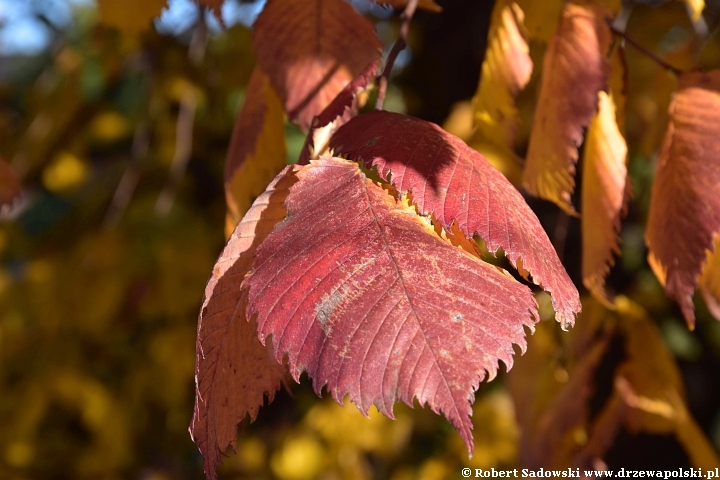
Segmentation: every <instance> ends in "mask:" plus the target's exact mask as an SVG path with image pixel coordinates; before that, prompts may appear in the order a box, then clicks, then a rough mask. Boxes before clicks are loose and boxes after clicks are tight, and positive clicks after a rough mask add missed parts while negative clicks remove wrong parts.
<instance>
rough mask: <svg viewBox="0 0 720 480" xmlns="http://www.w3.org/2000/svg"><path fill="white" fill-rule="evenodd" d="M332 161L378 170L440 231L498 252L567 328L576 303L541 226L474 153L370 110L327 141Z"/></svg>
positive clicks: (435, 130)
mask: <svg viewBox="0 0 720 480" xmlns="http://www.w3.org/2000/svg"><path fill="white" fill-rule="evenodd" d="M330 147H331V148H332V149H333V152H335V154H337V155H343V156H347V157H348V158H351V159H354V160H357V161H362V162H364V163H365V166H366V167H367V168H372V167H373V166H377V169H378V173H379V174H380V176H381V177H382V178H388V176H389V175H391V182H392V184H393V185H394V186H395V187H396V188H397V189H398V190H399V191H400V193H403V194H404V193H407V192H412V199H413V203H414V204H415V205H416V206H417V208H418V211H419V212H420V214H422V215H430V214H433V215H434V216H435V218H436V219H437V220H438V221H439V222H440V224H441V225H442V226H443V227H444V228H445V229H450V228H451V226H452V224H453V221H457V224H458V227H459V228H460V230H461V231H462V232H463V233H464V234H465V236H466V237H468V238H471V237H473V236H474V235H478V236H480V238H482V239H483V240H484V241H485V243H486V245H487V248H488V250H489V251H491V252H495V251H496V250H497V249H498V248H502V249H503V251H504V252H505V255H506V256H507V258H508V259H509V260H510V262H511V263H512V264H513V265H516V266H517V265H518V262H520V261H521V262H522V267H523V268H524V269H525V270H527V271H528V272H529V273H530V274H531V275H532V280H533V281H534V282H535V283H536V284H538V285H541V286H542V287H543V288H544V289H545V290H546V291H547V292H549V293H550V294H551V295H552V301H553V307H554V309H555V312H556V319H557V320H558V322H560V324H561V325H563V327H564V328H567V327H568V326H572V325H573V324H574V322H575V315H576V314H577V313H578V312H579V311H580V310H581V305H580V297H579V294H578V291H577V288H575V285H573V283H572V281H571V280H570V277H569V276H568V274H567V272H566V271H565V268H564V267H563V266H562V263H561V262H560V259H559V258H558V256H557V253H556V252H555V249H554V248H553V246H552V244H551V243H550V240H549V239H548V237H547V235H546V233H545V231H544V230H543V228H542V226H541V225H540V222H539V220H538V219H537V217H536V216H535V214H534V213H533V211H532V210H531V209H530V207H529V206H528V205H527V203H525V200H524V199H523V198H522V195H520V192H518V191H517V189H515V187H513V186H512V184H511V183H510V182H509V181H508V180H507V179H506V178H505V177H504V176H503V175H502V174H501V173H500V172H498V171H497V170H496V169H495V168H493V167H492V166H491V165H490V163H489V162H488V161H487V160H486V159H485V158H484V157H483V156H482V155H480V154H479V153H478V152H476V151H475V150H473V149H471V148H470V147H468V146H467V145H466V144H465V143H464V142H463V141H462V140H460V139H459V138H457V137H455V136H453V135H450V134H449V133H447V132H445V131H443V130H442V129H441V128H440V127H438V126H437V125H435V124H433V123H430V122H426V121H424V120H420V119H418V118H413V117H408V116H405V115H401V114H397V113H391V112H384V111H374V112H371V113H368V114H365V115H360V116H358V117H356V118H354V119H352V120H350V121H349V122H348V123H347V124H345V125H343V126H342V127H341V128H340V129H339V130H338V131H337V133H336V134H335V135H334V136H333V138H332V139H331V141H330Z"/></svg>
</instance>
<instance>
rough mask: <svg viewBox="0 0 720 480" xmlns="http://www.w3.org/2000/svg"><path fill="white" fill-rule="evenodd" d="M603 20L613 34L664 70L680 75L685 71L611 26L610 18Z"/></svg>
mask: <svg viewBox="0 0 720 480" xmlns="http://www.w3.org/2000/svg"><path fill="white" fill-rule="evenodd" d="M605 21H606V22H607V24H608V26H609V27H610V31H611V32H613V33H614V34H615V35H617V36H618V37H620V38H622V39H623V40H625V41H626V42H627V43H629V44H630V45H632V46H633V47H635V48H636V49H637V50H638V51H639V52H641V53H642V54H643V55H645V56H646V57H648V58H650V59H652V60H653V61H655V63H657V64H658V65H660V66H661V67H662V68H664V69H665V70H667V71H669V72H672V73H674V74H675V75H680V74H682V73H685V71H684V70H680V69H679V68H677V67H674V66H672V65H670V64H669V63H667V62H666V61H665V60H663V59H661V58H659V57H657V56H656V55H655V54H654V53H652V52H651V51H650V50H648V49H647V48H645V47H644V46H642V45H640V44H639V43H638V42H636V41H635V40H633V39H632V38H631V37H629V36H628V35H627V34H626V33H625V32H623V31H621V30H618V29H617V28H615V27H614V26H613V24H612V20H611V19H609V18H606V19H605Z"/></svg>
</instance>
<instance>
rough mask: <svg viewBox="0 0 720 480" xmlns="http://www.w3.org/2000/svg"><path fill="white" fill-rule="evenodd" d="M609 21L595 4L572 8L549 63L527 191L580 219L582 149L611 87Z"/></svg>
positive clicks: (526, 179)
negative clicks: (574, 198)
mask: <svg viewBox="0 0 720 480" xmlns="http://www.w3.org/2000/svg"><path fill="white" fill-rule="evenodd" d="M606 16H609V11H607V10H606V9H604V8H602V7H599V6H597V5H594V4H584V5H577V4H573V3H568V4H566V5H565V8H564V10H563V16H562V19H561V20H560V24H559V25H558V29H557V31H556V32H555V35H554V36H553V38H552V40H551V41H550V45H549V46H548V50H547V52H546V53H545V59H544V61H543V77H542V83H541V86H540V97H539V99H538V104H537V109H536V111H535V119H534V121H533V127H532V131H531V133H530V144H529V146H528V152H527V160H526V163H525V170H524V172H523V185H524V186H525V189H526V190H527V191H528V192H529V193H531V194H532V195H535V196H538V197H540V198H544V199H546V200H550V201H552V202H555V203H556V204H557V205H558V206H559V207H560V208H562V209H563V210H565V212H567V213H569V214H574V213H575V209H574V208H573V206H572V205H571V204H570V196H571V194H572V192H573V190H574V189H575V180H574V176H575V163H576V162H577V159H578V151H577V148H578V146H580V144H581V143H582V141H583V131H584V129H585V128H587V127H588V125H589V124H590V121H591V120H592V118H593V115H594V114H595V112H596V110H597V94H598V92H599V91H600V90H603V89H605V87H606V85H607V77H608V74H609V68H610V64H609V62H608V60H607V58H606V54H607V52H608V49H609V47H610V40H611V35H610V29H609V27H608V25H607V23H606V22H605V17H606Z"/></svg>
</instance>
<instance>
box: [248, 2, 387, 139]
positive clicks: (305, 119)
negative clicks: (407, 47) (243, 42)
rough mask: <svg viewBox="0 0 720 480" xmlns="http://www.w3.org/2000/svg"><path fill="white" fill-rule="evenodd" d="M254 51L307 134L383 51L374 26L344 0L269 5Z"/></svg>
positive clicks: (259, 25) (257, 24) (256, 29)
mask: <svg viewBox="0 0 720 480" xmlns="http://www.w3.org/2000/svg"><path fill="white" fill-rule="evenodd" d="M253 45H254V48H255V55H256V57H257V59H258V63H259V64H260V66H261V67H262V69H263V71H264V72H266V73H267V74H268V76H269V77H270V81H271V83H272V85H273V86H274V87H275V90H276V91H277V92H278V93H279V94H280V98H281V99H282V101H283V103H284V105H285V111H286V112H287V113H288V116H289V117H290V119H291V120H296V121H297V122H298V123H299V124H300V127H301V128H302V129H303V130H304V131H307V130H308V129H309V128H310V124H311V122H312V119H313V117H314V116H315V115H317V114H319V113H320V112H321V111H322V110H323V109H324V108H325V107H326V106H327V105H328V104H329V103H330V102H331V101H332V100H333V98H335V96H336V95H337V94H338V93H339V92H340V91H341V90H342V89H343V87H345V85H346V84H347V83H348V82H350V81H351V80H352V79H353V78H355V76H357V75H358V74H359V73H360V72H362V70H363V69H364V68H365V67H366V66H367V65H368V64H369V63H370V62H372V61H373V60H376V59H378V58H379V55H380V48H381V46H382V45H381V43H380V40H379V39H378V38H377V36H376V35H375V27H374V25H373V24H372V23H370V21H369V20H367V19H365V18H364V17H363V16H361V15H360V14H359V13H357V12H356V11H355V10H354V9H353V8H352V7H351V6H350V5H349V4H348V3H347V2H345V1H344V0H310V1H306V0H269V1H268V3H267V5H266V6H265V8H264V9H263V11H262V13H261V14H260V16H259V17H258V19H257V21H256V22H255V24H254V26H253Z"/></svg>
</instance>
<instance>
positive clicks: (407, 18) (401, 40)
mask: <svg viewBox="0 0 720 480" xmlns="http://www.w3.org/2000/svg"><path fill="white" fill-rule="evenodd" d="M417 5H418V0H408V3H407V5H406V6H405V10H404V11H403V13H402V15H401V16H400V19H401V23H400V35H399V36H398V39H397V40H396V41H395V44H394V45H393V47H392V49H391V50H390V53H389V54H388V57H387V60H386V61H385V68H383V71H382V73H381V74H380V76H379V77H378V96H377V101H376V102H375V109H376V110H382V107H383V104H384V103H385V94H386V93H387V85H388V79H389V78H390V72H391V71H392V69H393V65H395V60H397V56H398V54H400V52H402V51H403V50H404V49H405V47H406V46H407V36H408V32H409V31H410V22H412V17H413V15H415V10H416V9H417Z"/></svg>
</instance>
